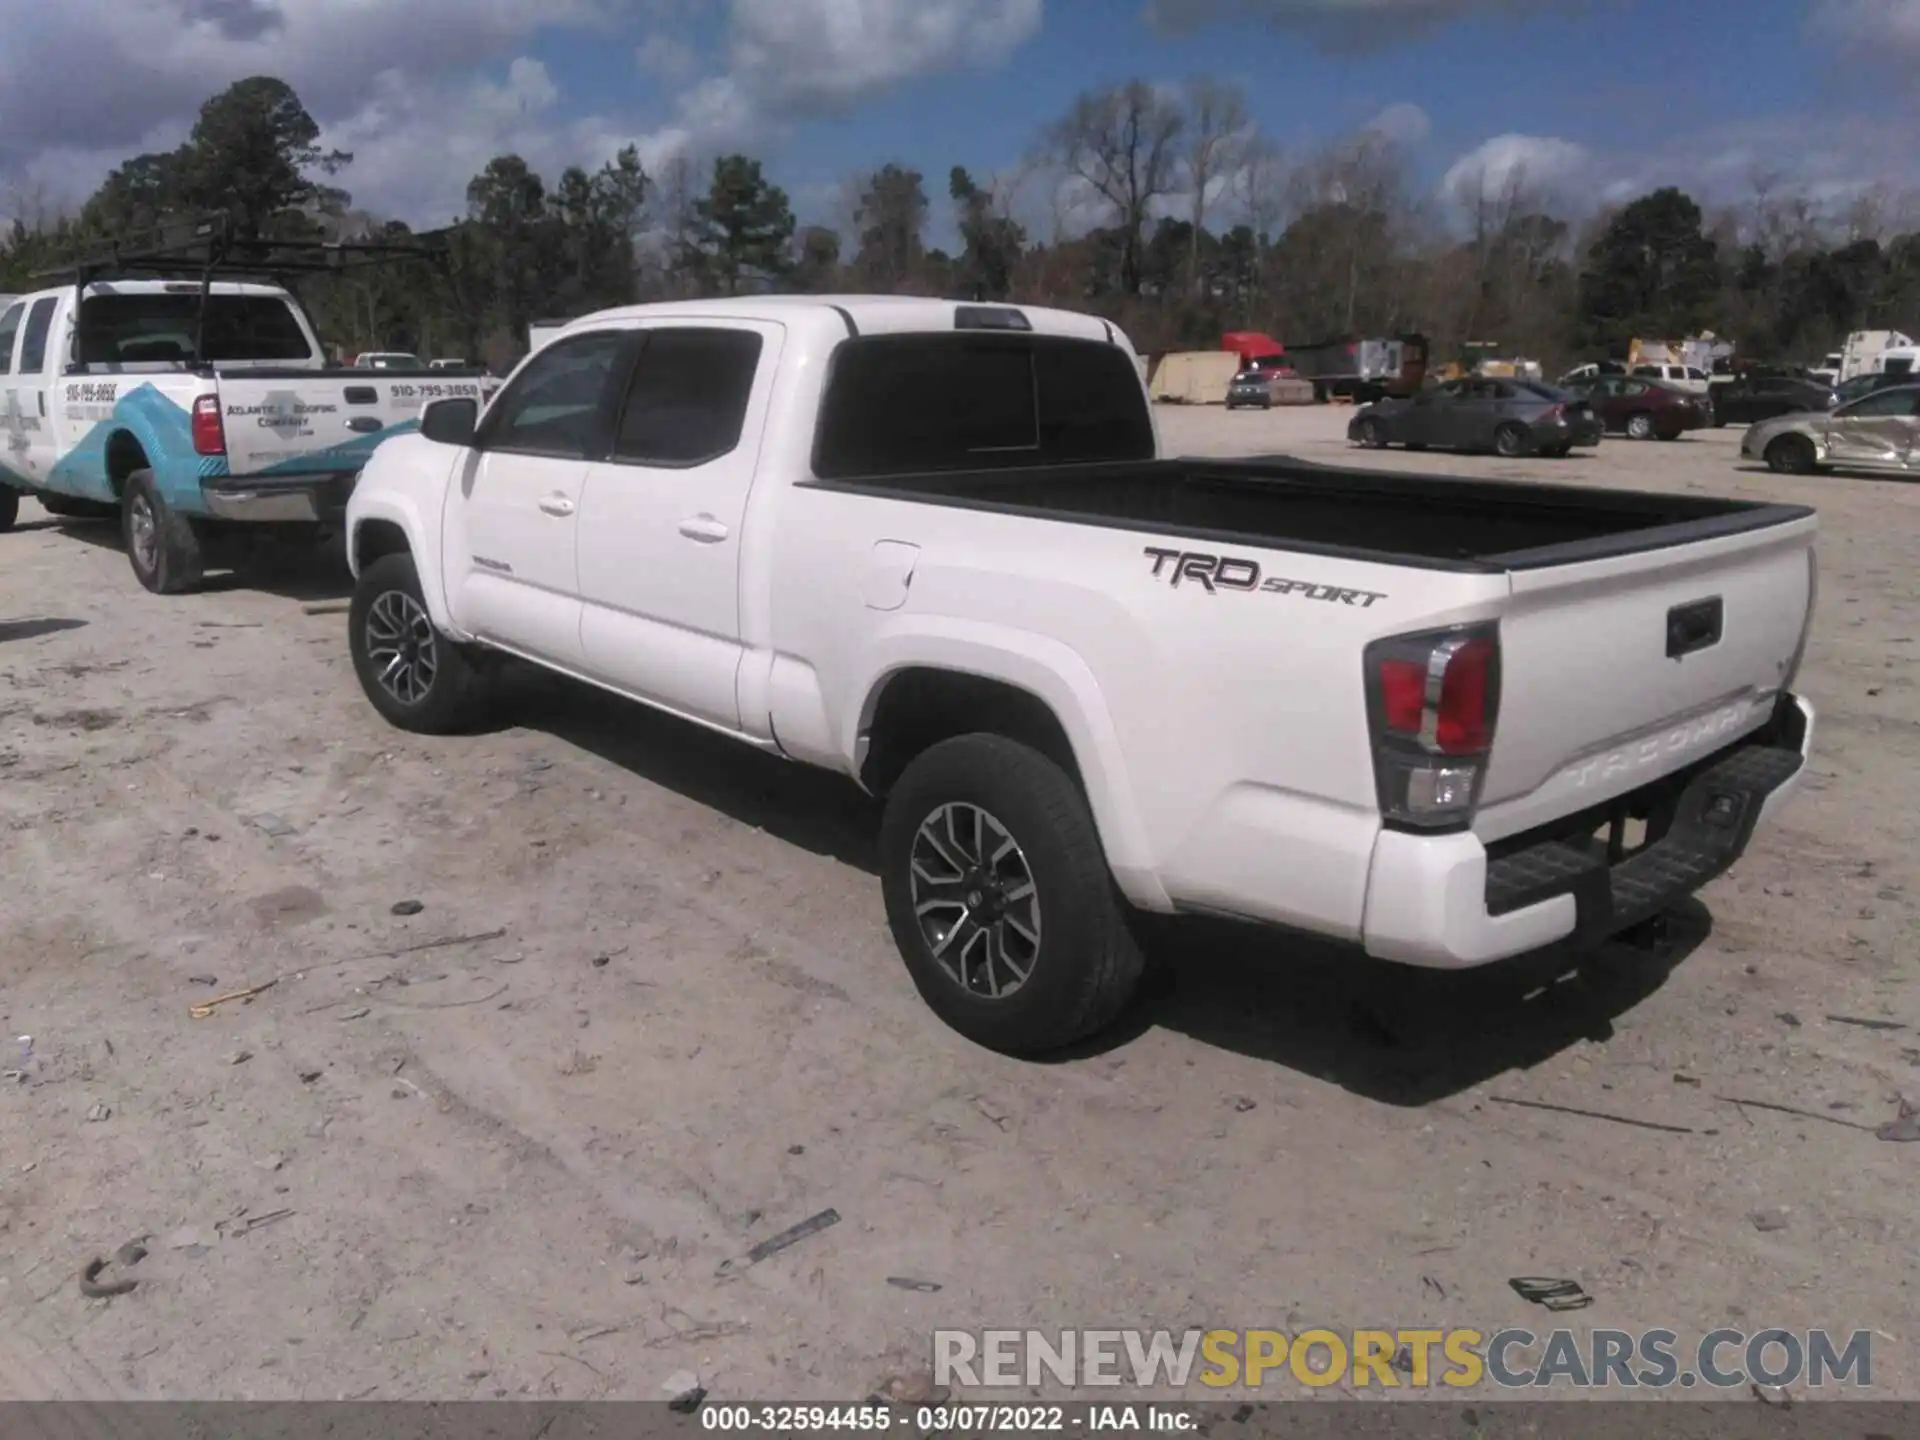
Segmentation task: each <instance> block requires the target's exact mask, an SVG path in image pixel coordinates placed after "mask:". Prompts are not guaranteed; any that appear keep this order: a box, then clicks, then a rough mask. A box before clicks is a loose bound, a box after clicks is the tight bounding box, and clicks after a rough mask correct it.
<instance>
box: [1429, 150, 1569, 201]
mask: <svg viewBox="0 0 1920 1440" xmlns="http://www.w3.org/2000/svg"><path fill="white" fill-rule="evenodd" d="M1592 165H1593V156H1592V154H1591V153H1590V152H1589V151H1588V150H1587V149H1586V147H1585V146H1582V145H1576V144H1574V143H1573V142H1572V141H1571V140H1561V139H1557V138H1555V137H1554V136H1551V135H1518V134H1507V135H1496V136H1494V137H1493V138H1492V139H1491V140H1488V141H1486V142H1485V143H1484V144H1481V145H1478V146H1476V147H1475V148H1474V149H1472V150H1470V151H1468V152H1467V153H1466V154H1465V155H1462V156H1461V157H1460V158H1459V159H1458V160H1456V161H1454V163H1453V165H1452V166H1451V167H1450V168H1449V169H1448V170H1447V173H1446V174H1445V175H1443V176H1442V177H1441V178H1440V186H1439V189H1440V193H1441V194H1442V195H1444V196H1446V197H1447V198H1448V199H1451V200H1455V201H1458V202H1460V203H1462V204H1472V203H1474V202H1475V201H1477V200H1480V199H1487V200H1492V199H1496V198H1498V197H1499V196H1501V195H1504V194H1506V193H1507V192H1508V191H1509V190H1510V189H1513V188H1518V187H1521V186H1524V187H1528V188H1531V189H1535V190H1541V191H1545V192H1549V193H1551V192H1553V191H1556V190H1558V189H1559V188H1560V187H1562V186H1564V185H1566V184H1568V182H1570V181H1572V180H1573V179H1574V178H1575V177H1577V176H1579V175H1580V174H1581V173H1582V172H1583V171H1586V170H1588V169H1589V168H1590V167H1591V166H1592Z"/></svg>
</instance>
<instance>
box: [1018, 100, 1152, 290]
mask: <svg viewBox="0 0 1920 1440" xmlns="http://www.w3.org/2000/svg"><path fill="white" fill-rule="evenodd" d="M1184 122H1185V116H1183V115H1182V114H1181V111H1180V107H1179V105H1178V104H1177V103H1176V102H1175V101H1174V100H1173V98H1172V97H1170V96H1168V95H1166V94H1163V93H1162V92H1161V91H1159V90H1157V89H1155V88H1154V87H1153V86H1152V85H1149V84H1148V83H1147V82H1146V81H1144V80H1129V81H1127V82H1126V83H1125V84H1123V85H1115V86H1112V87H1111V88H1109V89H1105V90H1090V91H1088V92H1087V93H1086V94H1084V95H1082V96H1081V97H1080V98H1079V99H1078V100H1076V101H1074V102H1073V108H1072V109H1070V110H1069V111H1068V112H1067V114H1066V115H1065V117H1063V118H1062V119H1061V120H1060V121H1059V122H1058V123H1057V124H1056V125H1054V127H1053V128H1052V130H1051V132H1050V133H1049V137H1048V138H1049V141H1050V146H1051V149H1052V152H1053V154H1054V155H1055V156H1056V157H1057V158H1058V160H1059V161H1060V163H1061V165H1062V166H1063V167H1064V168H1065V169H1066V170H1067V172H1068V173H1069V174H1071V175H1075V176H1077V177H1079V178H1080V179H1081V180H1083V181H1085V182H1086V183H1087V184H1088V185H1089V186H1091V187H1092V188H1093V190H1094V192H1095V193H1096V194H1098V195H1099V196H1100V198H1101V199H1102V200H1103V201H1105V203H1106V204H1107V205H1108V206H1109V207H1110V208H1111V209H1112V211H1113V214H1114V228H1115V229H1116V230H1117V231H1118V232H1119V236H1120V281H1121V286H1122V288H1123V289H1124V290H1125V292H1126V293H1127V294H1129V295H1137V294H1139V293H1140V270H1141V266H1140V248H1141V238H1140V237H1141V230H1142V228H1143V227H1144V226H1145V224H1146V220H1147V213H1148V211H1149V210H1151V209H1152V207H1153V202H1154V201H1155V200H1157V199H1159V198H1160V197H1161V196H1163V195H1165V194H1167V193H1168V192H1169V191H1171V190H1172V189H1173V184H1174V180H1175V178H1176V175H1177V171H1178V168H1179V158H1180V157H1179V154H1178V151H1177V149H1176V145H1177V142H1178V141H1179V139H1180V133H1181V130H1182V127H1183V125H1184Z"/></svg>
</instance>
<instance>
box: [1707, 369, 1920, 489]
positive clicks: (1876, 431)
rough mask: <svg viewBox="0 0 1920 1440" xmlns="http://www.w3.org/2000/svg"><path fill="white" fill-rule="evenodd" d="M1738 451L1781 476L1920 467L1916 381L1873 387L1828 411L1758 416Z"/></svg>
mask: <svg viewBox="0 0 1920 1440" xmlns="http://www.w3.org/2000/svg"><path fill="white" fill-rule="evenodd" d="M1740 453H1741V454H1742V455H1743V456H1745V457H1746V458H1747V459H1749V460H1764V461H1766V463H1767V468H1768V469H1770V470H1775V471H1778V472H1779V473H1781V474H1783V475H1806V474H1810V473H1812V472H1814V471H1816V470H1824V469H1826V468H1827V467H1828V466H1835V467H1838V468H1841V469H1847V470H1878V471H1883V472H1884V471H1898V472H1900V473H1902V474H1909V475H1910V474H1913V473H1915V472H1920V385H1915V384H1911V383H1909V384H1906V385H1896V386H1890V387H1888V388H1886V389H1882V390H1876V391H1875V392H1874V393H1873V394H1871V395H1868V396H1866V397H1865V398H1864V399H1860V400H1855V401H1854V402H1853V403H1852V404H1850V405H1842V406H1840V407H1839V408H1838V409H1836V410H1832V411H1803V412H1800V413H1798V414H1793V415H1781V416H1779V417H1778V418H1776V419H1773V420H1762V421H1761V422H1760V423H1759V424H1758V425H1755V426H1754V427H1753V428H1752V429H1750V430H1749V431H1747V433H1746V434H1745V435H1743V436H1742V437H1741V439H1740Z"/></svg>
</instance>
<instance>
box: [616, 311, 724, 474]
mask: <svg viewBox="0 0 1920 1440" xmlns="http://www.w3.org/2000/svg"><path fill="white" fill-rule="evenodd" d="M759 363H760V337H759V336H758V335H756V334H754V333H753V332H752V331H751V330H698V329H693V328H685V329H681V328H672V329H665V328H663V329H659V330H649V331H648V332H647V343H646V346H645V348H643V349H642V350H641V351H640V358H639V360H638V361H637V362H636V363H635V365H634V368H633V379H632V381H631V382H630V383H629V384H628V386H627V398H626V405H625V407H624V409H623V410H622V411H621V414H620V428H619V430H618V431H617V432H616V435H615V440H614V446H613V458H614V459H615V460H623V461H626V462H627V463H628V464H631V465H671V466H693V465H704V464H705V463H706V462H707V461H709V460H717V459H719V458H720V457H721V456H722V455H725V454H727V453H728V452H730V451H731V450H732V449H733V448H734V447H735V446H737V445H738V444H739V443H740V431H741V427H742V426H744V425H745V424H746V419H747V401H748V400H749V399H750V398H751V397H752V395H753V375H754V371H755V369H756V368H757V367H758V366H759Z"/></svg>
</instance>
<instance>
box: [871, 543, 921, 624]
mask: <svg viewBox="0 0 1920 1440" xmlns="http://www.w3.org/2000/svg"><path fill="white" fill-rule="evenodd" d="M919 560H920V547H919V546H918V545H909V544H908V543H907V542H906V541H904V540H876V541H875V542H874V546H873V554H872V555H870V556H869V557H868V559H867V574H866V579H865V582H864V583H863V584H862V586H861V592H860V594H861V599H863V600H865V601H866V604H867V608H868V609H869V610H898V609H899V608H900V607H901V606H902V605H904V604H906V603H907V592H908V590H909V589H911V588H912V586H913V567H914V566H915V565H916V564H918V563H919Z"/></svg>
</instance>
